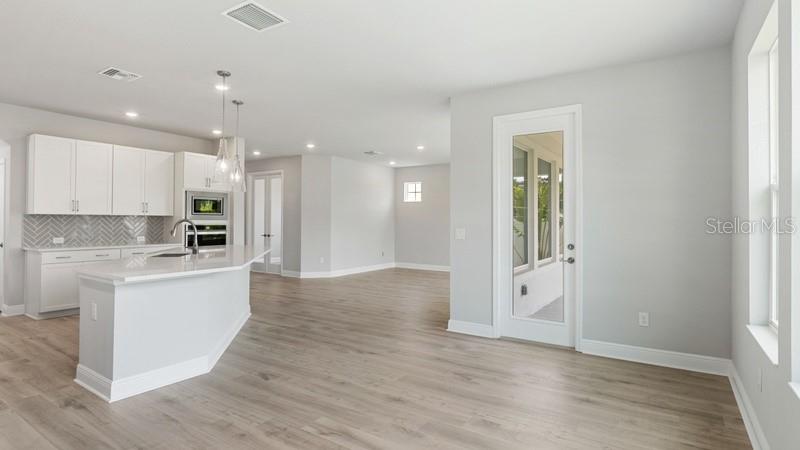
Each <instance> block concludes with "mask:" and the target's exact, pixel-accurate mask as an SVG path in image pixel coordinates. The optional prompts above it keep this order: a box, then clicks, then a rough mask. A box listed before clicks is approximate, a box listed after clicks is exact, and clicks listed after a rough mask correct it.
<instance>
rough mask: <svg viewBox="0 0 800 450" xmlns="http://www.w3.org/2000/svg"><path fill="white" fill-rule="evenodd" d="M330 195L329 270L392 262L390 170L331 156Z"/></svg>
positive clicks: (392, 206)
mask: <svg viewBox="0 0 800 450" xmlns="http://www.w3.org/2000/svg"><path fill="white" fill-rule="evenodd" d="M330 198H331V258H332V259H331V270H343V269H352V268H356V267H366V266H374V265H379V264H386V263H392V262H394V170H393V169H391V168H389V167H383V166H379V165H377V164H368V163H364V162H361V161H354V160H351V159H345V158H337V157H333V158H332V164H331V197H330Z"/></svg>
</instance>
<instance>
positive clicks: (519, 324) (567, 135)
mask: <svg viewBox="0 0 800 450" xmlns="http://www.w3.org/2000/svg"><path fill="white" fill-rule="evenodd" d="M493 129H494V144H493V183H492V184H493V193H492V196H493V208H492V209H493V218H492V219H493V231H492V234H493V237H492V244H493V245H492V253H493V254H492V257H493V296H492V303H493V317H492V326H493V330H494V334H495V336H496V337H500V336H508V337H515V338H520V339H526V340H532V341H537V342H544V343H549V344H554V345H562V346H568V347H575V348H576V349H577V350H580V348H579V346H580V340H581V326H582V325H581V322H582V321H581V302H582V286H581V280H582V250H583V249H582V239H581V197H582V195H581V184H580V180H581V166H580V163H581V161H580V155H581V150H580V148H581V131H580V130H581V107H580V105H573V106H566V107H561V108H552V109H547V110H539V111H532V112H527V113H519V114H510V115H503V116H497V117H495V118H494V120H493ZM550 131H563V137H564V143H563V149H564V167H563V169H564V191H565V195H564V217H565V226H564V242H565V249H564V258H565V259H567V258H570V257H572V258H574V264H564V267H565V269H564V322H563V323H559V322H549V321H541V320H535V319H520V318H516V317H514V316H513V314H512V303H513V293H514V292H513V287H514V267H513V266H514V264H513V256H512V239H513V236H512V210H513V208H512V206H513V205H512V183H511V180H512V149H513V137H514V136H518V135H526V134H536V133H545V132H550ZM566 244H573V245H574V249H573V250H568V249H567V248H566ZM555 252H556V250H555V249H554V253H555ZM531 256H532V257H535V255H531Z"/></svg>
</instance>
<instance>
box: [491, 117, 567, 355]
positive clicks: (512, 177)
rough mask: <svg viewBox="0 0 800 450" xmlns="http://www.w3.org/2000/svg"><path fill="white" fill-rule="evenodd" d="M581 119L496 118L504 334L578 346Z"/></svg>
mask: <svg viewBox="0 0 800 450" xmlns="http://www.w3.org/2000/svg"><path fill="white" fill-rule="evenodd" d="M575 117H576V116H575V115H574V114H569V113H561V114H554V115H536V114H531V115H525V114H520V115H512V116H503V117H501V118H497V119H496V121H495V156H496V159H495V165H496V169H498V172H497V175H498V177H497V179H498V182H499V183H500V184H498V186H496V195H497V196H498V197H497V200H498V210H496V211H495V214H496V217H495V220H496V223H497V224H498V233H499V234H498V235H496V239H497V238H498V236H499V242H497V243H496V245H497V246H498V248H501V249H502V250H501V251H499V252H498V253H497V258H498V260H499V261H498V263H499V264H498V268H499V272H497V273H496V275H497V276H498V284H502V285H503V286H504V287H503V289H501V290H500V291H498V293H497V294H498V295H497V300H498V302H497V303H498V304H497V319H498V320H497V323H496V325H497V327H498V334H499V335H501V336H508V337H514V338H519V339H526V340H532V341H538V342H543V343H548V344H554V345H562V346H568V347H574V346H575V342H576V335H575V330H576V317H577V313H576V292H577V279H578V278H577V270H576V267H577V266H576V264H575V262H576V258H577V253H576V240H575V239H576V236H577V234H576V230H577V226H578V217H577V214H576V211H577V208H576V204H577V192H578V191H577V185H578V174H579V172H578V167H577V141H576V136H577V135H576V126H575V123H576V119H575ZM506 213H507V215H506ZM498 219H499V222H498Z"/></svg>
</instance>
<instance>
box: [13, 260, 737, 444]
mask: <svg viewBox="0 0 800 450" xmlns="http://www.w3.org/2000/svg"><path fill="white" fill-rule="evenodd" d="M448 284H449V282H448V276H447V274H446V273H437V272H421V271H412V270H402V269H392V270H385V271H380V272H372V273H369V274H363V275H356V276H351V277H344V278H337V279H323V280H298V279H291V278H280V277H276V276H271V275H253V283H252V305H253V316H252V317H251V319H250V320H249V321H248V322H247V324H246V325H245V327H244V328H243V330H242V332H241V333H240V334H239V336H238V337H237V338H236V339H235V340H234V342H233V343H232V344H231V346H230V348H229V349H228V351H227V352H226V353H225V355H224V356H223V357H222V359H221V360H220V362H219V363H218V364H217V366H216V368H215V369H214V370H213V371H212V372H211V373H210V374H208V375H204V376H201V377H197V378H194V379H191V380H187V381H184V382H182V383H178V384H175V385H172V386H168V387H166V388H162V389H159V390H157V391H153V392H149V393H146V394H142V395H139V396H136V397H133V398H129V399H126V400H122V401H120V402H117V403H114V404H107V403H105V402H103V401H101V400H100V399H98V398H96V397H94V396H93V395H92V394H90V393H88V392H87V391H85V390H83V389H82V388H81V387H79V386H78V385H76V384H75V383H73V381H72V379H73V377H74V375H75V366H76V364H77V356H78V321H77V320H76V318H75V317H70V318H60V319H52V320H46V321H39V322H37V321H33V320H30V319H28V318H25V317H12V318H3V319H0V448H30V449H52V448H71V449H94V448H126V449H127V448H131V449H132V448H158V449H178V448H302V449H313V448H325V449H328V448H452V449H466V448H478V449H490V448H491V449H494V448H496V449H517V448H518V449H540V448H542V449H548V448H552V449H577V448H610V449H627V448H639V449H653V448H670V449H672V448H692V449H697V448H704V449H734V448H749V444H748V441H747V436H746V433H745V429H744V426H743V424H742V420H741V417H740V415H739V411H738V409H737V407H736V402H735V400H734V396H733V393H732V391H731V388H730V385H729V383H728V380H727V379H725V378H723V377H717V376H711V375H704V374H698V373H691V372H686V371H681V370H673V369H665V368H659V367H653V366H647V365H642V364H635V363H628V362H622V361H615V360H611V359H604V358H598V357H592V356H586V355H581V354H578V353H575V352H573V351H569V350H564V349H558V348H552V347H545V346H539V345H533V344H526V343H520V342H512V341H505V340H491V339H481V338H476V337H471V336H463V335H458V334H453V333H448V332H446V331H445V328H446V323H447V318H448ZM165 301H168V300H165ZM142 332H143V333H146V332H147V330H142Z"/></svg>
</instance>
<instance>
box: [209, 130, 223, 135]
mask: <svg viewBox="0 0 800 450" xmlns="http://www.w3.org/2000/svg"><path fill="white" fill-rule="evenodd" d="M211 134H216V135H220V134H222V131H220V130H211Z"/></svg>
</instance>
